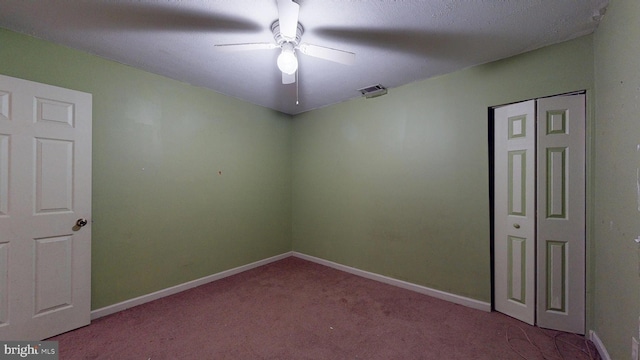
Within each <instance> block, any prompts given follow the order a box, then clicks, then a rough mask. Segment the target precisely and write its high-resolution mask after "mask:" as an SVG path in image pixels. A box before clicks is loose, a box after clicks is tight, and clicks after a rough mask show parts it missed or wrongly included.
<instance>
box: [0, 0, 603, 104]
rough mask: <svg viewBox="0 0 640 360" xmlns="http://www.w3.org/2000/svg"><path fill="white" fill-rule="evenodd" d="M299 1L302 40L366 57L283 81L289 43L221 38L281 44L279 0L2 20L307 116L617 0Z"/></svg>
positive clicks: (23, 10) (585, 18) (197, 0)
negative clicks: (228, 47)
mask: <svg viewBox="0 0 640 360" xmlns="http://www.w3.org/2000/svg"><path fill="white" fill-rule="evenodd" d="M296 2H297V3H298V4H300V15H299V21H300V23H301V24H302V26H303V27H304V29H305V32H304V34H303V35H302V41H303V42H306V43H311V44H315V45H320V46H326V47H331V48H336V49H341V50H346V51H351V52H354V53H356V61H355V64H354V65H351V66H347V65H342V64H338V63H333V62H329V61H326V60H321V59H317V58H313V57H309V56H306V55H303V54H299V56H298V60H299V63H300V66H299V71H298V76H299V78H298V80H299V81H298V84H297V85H298V86H296V84H291V85H283V84H282V82H281V74H280V71H279V70H278V68H277V67H276V57H277V55H278V53H279V51H278V50H273V49H272V50H256V51H250V52H237V53H226V52H221V51H218V50H216V49H215V48H214V47H213V45H214V44H227V43H247V42H273V35H272V33H271V30H270V26H271V24H272V23H273V22H274V21H275V20H276V19H277V18H278V12H277V6H276V0H217V1H216V0H210V1H205V0H192V1H188V0H181V1H179V0H164V1H159V0H154V1H139V0H120V1H117V0H102V1H98V0H94V1H84V0H58V1H55V0H38V1H26V0H1V1H0V27H3V28H7V29H10V30H14V31H17V32H21V33H25V34H29V35H32V36H35V37H38V38H42V39H46V40H50V41H52V42H55V43H59V44H63V45H65V46H68V47H72V48H76V49H80V50H84V51H87V52H90V53H93V54H96V55H99V56H102V57H104V58H108V59H112V60H115V61H118V62H121V63H124V64H128V65H131V66H133V67H136V68H140V69H144V70H146V71H149V72H152V73H156V74H160V75H164V76H167V77H170V78H173V79H177V80H180V81H184V82H187V83H190V84H193V85H196V86H202V87H205V88H209V89H212V90H214V91H217V92H220V93H223V94H226V95H229V96H233V97H236V98H240V99H242V100H245V101H248V102H250V103H253V104H258V105H261V106H265V107H268V108H272V109H274V110H278V111H281V112H284V113H288V114H297V113H301V112H304V111H308V110H311V109H315V108H318V107H323V106H327V105H330V104H334V103H338V102H341V101H345V100H348V99H351V98H354V97H359V96H361V95H360V93H359V92H358V91H357V89H360V88H363V87H366V86H369V85H374V84H378V83H380V84H382V85H383V86H385V87H387V88H389V89H390V90H389V91H393V89H392V88H394V87H397V86H400V85H403V84H407V83H410V82H414V81H417V80H421V79H426V78H429V77H432V76H436V75H440V74H445V73H449V72H452V71H455V70H458V69H462V68H467V67H470V66H473V65H477V64H482V63H486V62H490V61H494V60H498V59H502V58H505V57H509V56H512V55H516V54H519V53H522V52H526V51H529V50H533V49H536V48H540V47H543V46H546V45H551V44H554V43H558V42H562V41H565V40H569V39H572V38H575V37H579V36H582V35H586V34H589V33H591V32H593V31H594V30H595V28H596V26H597V25H598V20H599V18H600V17H601V14H603V13H604V8H605V6H606V5H607V3H608V0H404V1H403V0H386V1H383V0H341V1H338V0H297V1H296ZM296 97H297V98H298V99H299V104H298V105H296Z"/></svg>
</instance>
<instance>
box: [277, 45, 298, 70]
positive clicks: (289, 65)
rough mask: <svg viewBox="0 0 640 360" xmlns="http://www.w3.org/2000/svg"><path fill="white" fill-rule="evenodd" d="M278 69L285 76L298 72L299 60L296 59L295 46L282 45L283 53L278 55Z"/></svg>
mask: <svg viewBox="0 0 640 360" xmlns="http://www.w3.org/2000/svg"><path fill="white" fill-rule="evenodd" d="M277 64H278V69H280V71H282V72H283V73H285V74H289V75H291V74H293V73H295V72H296V70H298V59H297V58H296V53H295V50H294V49H293V44H291V43H289V42H287V43H284V44H283V45H282V52H281V53H280V55H278V60H277Z"/></svg>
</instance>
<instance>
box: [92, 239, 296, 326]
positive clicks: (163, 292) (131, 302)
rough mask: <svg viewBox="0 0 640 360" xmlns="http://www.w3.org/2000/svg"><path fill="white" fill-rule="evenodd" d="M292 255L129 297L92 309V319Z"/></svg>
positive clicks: (276, 257) (273, 258)
mask: <svg viewBox="0 0 640 360" xmlns="http://www.w3.org/2000/svg"><path fill="white" fill-rule="evenodd" d="M292 255H293V252H292V251H290V252H286V253H284V254H280V255H276V256H273V257H270V258H267V259H263V260H260V261H256V262H253V263H251V264H247V265H243V266H239V267H237V268H233V269H229V270H226V271H223V272H219V273H217V274H213V275H209V276H205V277H203V278H200V279H196V280H192V281H189V282H186V283H183V284H180V285H176V286H172V287H170V288H166V289H163V290H159V291H156V292H153V293H150V294H146V295H142V296H138V297H137V298H133V299H129V300H126V301H123V302H120V303H117V304H113V305H109V306H105V307H103V308H100V309H96V310H93V311H91V320H95V319H97V318H100V317H103V316H107V315H111V314H114V313H117V312H118V311H122V310H126V309H128V308H131V307H134V306H138V305H142V304H144V303H147V302H150V301H153V300H157V299H160V298H163V297H165V296H169V295H173V294H177V293H179V292H181V291H185V290H189V289H191V288H194V287H196V286H200V285H204V284H207V283H210V282H212V281H216V280H220V279H223V278H226V277H228V276H231V275H235V274H239V273H241V272H243V271H247V270H251V269H253V268H257V267H259V266H262V265H266V264H269V263H272V262H274V261H278V260H282V259H285V258H288V257H290V256H292Z"/></svg>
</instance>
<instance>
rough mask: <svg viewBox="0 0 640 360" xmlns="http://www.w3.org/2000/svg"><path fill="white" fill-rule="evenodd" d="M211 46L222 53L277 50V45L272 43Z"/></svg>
mask: <svg viewBox="0 0 640 360" xmlns="http://www.w3.org/2000/svg"><path fill="white" fill-rule="evenodd" d="M213 46H214V48H216V49H217V50H219V51H223V52H236V51H250V50H269V49H276V48H278V45H276V44H274V43H246V44H219V45H213Z"/></svg>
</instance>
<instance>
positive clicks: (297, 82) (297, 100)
mask: <svg viewBox="0 0 640 360" xmlns="http://www.w3.org/2000/svg"><path fill="white" fill-rule="evenodd" d="M298 73H299V71H296V106H298V105H300V101H299V100H300V98H299V97H298V84H299V83H300V81H298V79H299V78H298Z"/></svg>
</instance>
